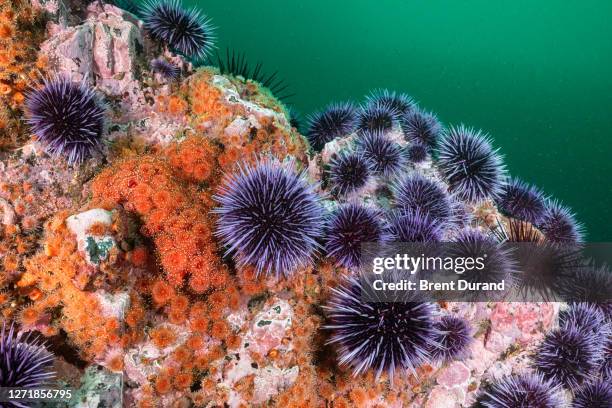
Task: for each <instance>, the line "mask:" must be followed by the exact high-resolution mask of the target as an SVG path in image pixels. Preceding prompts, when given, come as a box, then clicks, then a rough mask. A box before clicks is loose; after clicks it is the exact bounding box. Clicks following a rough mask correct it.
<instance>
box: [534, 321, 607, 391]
mask: <svg viewBox="0 0 612 408" xmlns="http://www.w3.org/2000/svg"><path fill="white" fill-rule="evenodd" d="M602 349H603V348H602V345H601V344H599V342H598V341H597V339H596V338H595V337H594V336H592V335H589V334H587V333H584V332H582V331H580V330H578V329H576V328H574V327H568V328H559V329H555V330H553V331H551V332H549V333H548V334H547V335H546V337H545V338H544V341H543V342H542V343H541V344H540V346H539V347H538V349H537V352H536V356H535V358H534V365H535V367H536V369H537V370H538V372H540V373H542V375H543V376H544V378H546V379H548V380H551V381H554V382H555V383H556V384H562V385H563V386H564V387H567V388H569V389H571V390H576V389H577V388H578V387H579V386H580V385H582V384H583V383H585V382H586V381H588V380H589V379H590V378H592V376H593V375H594V374H595V373H596V371H597V369H598V368H599V366H600V364H601V352H602Z"/></svg>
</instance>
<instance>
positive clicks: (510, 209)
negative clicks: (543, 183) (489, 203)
mask: <svg viewBox="0 0 612 408" xmlns="http://www.w3.org/2000/svg"><path fill="white" fill-rule="evenodd" d="M496 201H497V207H498V208H499V210H500V211H501V212H502V213H504V214H506V215H507V216H509V217H513V218H517V219H519V220H522V221H527V222H530V223H532V224H534V225H538V223H539V222H540V221H541V220H542V217H543V216H544V210H545V208H546V198H545V197H544V194H543V193H542V192H541V191H540V190H538V189H537V188H536V187H534V186H530V185H528V184H526V183H524V182H523V181H521V180H519V179H511V180H509V181H508V182H507V183H506V184H504V186H503V187H502V190H501V193H500V195H499V197H498V198H497V200H496Z"/></svg>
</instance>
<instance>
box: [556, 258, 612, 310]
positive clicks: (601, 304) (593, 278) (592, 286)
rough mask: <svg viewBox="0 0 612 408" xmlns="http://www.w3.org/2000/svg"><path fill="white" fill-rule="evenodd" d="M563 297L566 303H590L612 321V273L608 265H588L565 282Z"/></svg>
mask: <svg viewBox="0 0 612 408" xmlns="http://www.w3.org/2000/svg"><path fill="white" fill-rule="evenodd" d="M564 283H565V284H564V286H563V290H562V292H561V295H562V297H563V299H565V300H566V301H580V302H589V303H591V304H592V305H594V306H595V307H597V308H598V309H599V310H601V311H602V312H603V314H604V316H605V317H606V318H607V319H608V320H610V321H612V271H610V270H609V269H608V267H607V266H606V265H602V266H597V265H591V264H589V265H586V266H583V267H581V268H579V269H578V270H577V272H575V273H573V274H571V275H570V276H569V278H568V279H566V280H565V281H564Z"/></svg>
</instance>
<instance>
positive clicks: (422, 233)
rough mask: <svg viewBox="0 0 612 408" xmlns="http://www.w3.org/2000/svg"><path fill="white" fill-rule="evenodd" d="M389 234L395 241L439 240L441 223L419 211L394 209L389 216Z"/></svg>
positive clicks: (442, 231) (441, 235)
mask: <svg viewBox="0 0 612 408" xmlns="http://www.w3.org/2000/svg"><path fill="white" fill-rule="evenodd" d="M388 225H389V235H390V238H391V239H392V240H393V241H395V242H425V243H431V242H440V241H441V240H442V237H443V234H444V227H443V225H442V224H441V223H440V222H438V221H436V220H435V219H433V218H431V217H430V216H429V215H427V214H424V213H422V212H420V211H410V210H405V209H400V210H395V211H393V212H392V213H391V214H390V216H389V224H388Z"/></svg>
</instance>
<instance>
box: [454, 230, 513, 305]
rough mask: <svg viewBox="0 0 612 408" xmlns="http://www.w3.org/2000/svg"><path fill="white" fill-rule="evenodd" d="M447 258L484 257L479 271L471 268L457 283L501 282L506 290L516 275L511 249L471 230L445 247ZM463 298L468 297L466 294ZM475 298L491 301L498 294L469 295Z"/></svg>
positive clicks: (460, 234) (477, 231)
mask: <svg viewBox="0 0 612 408" xmlns="http://www.w3.org/2000/svg"><path fill="white" fill-rule="evenodd" d="M448 254H449V256H453V257H455V258H474V259H476V258H478V257H482V254H486V255H487V256H486V258H484V259H483V261H482V263H483V267H482V268H472V269H469V270H466V271H465V272H463V273H462V274H461V279H464V280H466V281H468V282H471V283H482V282H495V283H499V282H502V281H505V282H506V284H507V285H508V286H510V285H512V284H513V282H514V279H515V275H516V273H517V265H516V261H515V260H514V254H513V251H512V248H510V247H509V246H508V245H505V244H503V243H500V242H498V241H497V240H495V239H494V238H493V237H491V236H490V235H487V234H485V233H483V232H481V231H479V230H477V229H475V228H464V229H462V230H461V231H459V233H458V234H457V236H456V237H455V239H454V242H452V243H451V244H449V249H448ZM466 295H469V294H468V293H466ZM472 295H473V296H475V297H477V298H478V297H482V299H481V300H483V301H490V300H493V299H492V298H491V296H495V295H499V293H497V294H495V293H489V292H488V291H476V292H475V293H473V294H472Z"/></svg>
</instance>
